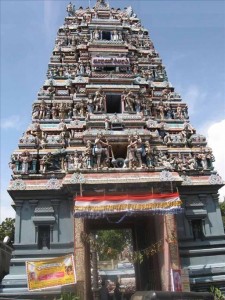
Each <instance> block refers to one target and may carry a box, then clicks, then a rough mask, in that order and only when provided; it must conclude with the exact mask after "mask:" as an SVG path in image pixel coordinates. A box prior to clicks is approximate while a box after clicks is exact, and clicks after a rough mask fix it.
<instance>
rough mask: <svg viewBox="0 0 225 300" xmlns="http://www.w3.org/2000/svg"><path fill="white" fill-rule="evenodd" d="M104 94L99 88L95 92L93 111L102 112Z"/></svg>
mask: <svg viewBox="0 0 225 300" xmlns="http://www.w3.org/2000/svg"><path fill="white" fill-rule="evenodd" d="M105 98H106V96H105V93H104V91H103V90H102V88H101V87H100V88H99V89H98V90H97V91H96V92H95V96H94V105H95V111H96V112H98V111H103V109H104V104H105Z"/></svg>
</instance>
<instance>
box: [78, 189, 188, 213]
mask: <svg viewBox="0 0 225 300" xmlns="http://www.w3.org/2000/svg"><path fill="white" fill-rule="evenodd" d="M74 200H75V206H74V216H75V217H76V218H99V217H105V216H109V215H113V214H118V213H123V214H125V215H127V216H129V215H138V214H139V215H140V214H150V213H152V214H177V213H180V212H182V208H181V200H180V198H179V194H178V193H169V194H121V195H104V196H76V197H75V198H74Z"/></svg>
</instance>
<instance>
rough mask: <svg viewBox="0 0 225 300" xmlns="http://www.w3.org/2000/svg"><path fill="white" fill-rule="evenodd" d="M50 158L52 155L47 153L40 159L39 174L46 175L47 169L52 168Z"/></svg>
mask: <svg viewBox="0 0 225 300" xmlns="http://www.w3.org/2000/svg"><path fill="white" fill-rule="evenodd" d="M52 158H53V156H52V153H51V152H48V153H47V154H45V155H44V156H43V157H42V158H41V159H40V172H41V173H46V171H47V169H48V168H49V167H51V166H53V162H52Z"/></svg>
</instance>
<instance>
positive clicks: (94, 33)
mask: <svg viewBox="0 0 225 300" xmlns="http://www.w3.org/2000/svg"><path fill="white" fill-rule="evenodd" d="M99 38H100V35H99V31H98V29H97V28H96V29H95V31H94V32H93V40H99Z"/></svg>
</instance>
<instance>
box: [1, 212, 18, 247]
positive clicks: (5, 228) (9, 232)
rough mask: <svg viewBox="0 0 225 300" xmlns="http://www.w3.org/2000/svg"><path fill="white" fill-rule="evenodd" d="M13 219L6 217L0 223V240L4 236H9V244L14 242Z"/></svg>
mask: <svg viewBox="0 0 225 300" xmlns="http://www.w3.org/2000/svg"><path fill="white" fill-rule="evenodd" d="M14 232H15V219H12V218H6V219H5V221H3V222H2V223H1V224H0V241H3V240H4V238H5V237H6V236H9V237H10V241H11V244H13V243H14Z"/></svg>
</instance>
